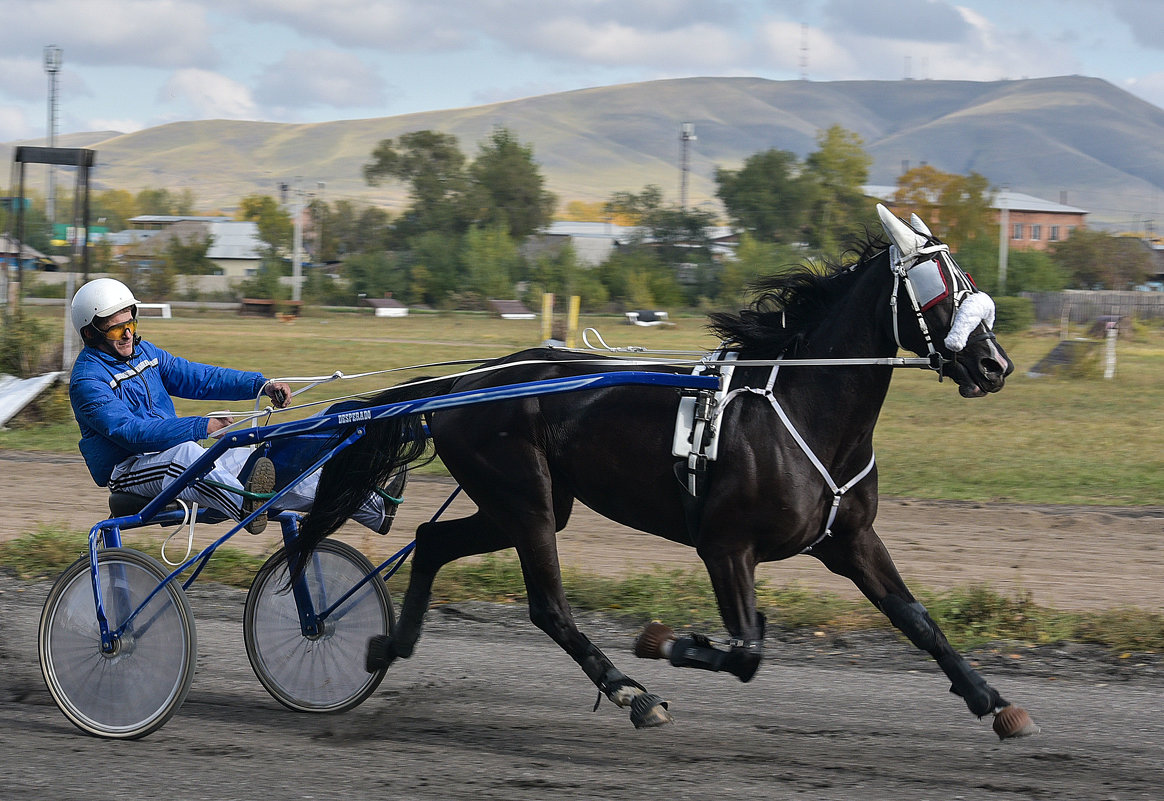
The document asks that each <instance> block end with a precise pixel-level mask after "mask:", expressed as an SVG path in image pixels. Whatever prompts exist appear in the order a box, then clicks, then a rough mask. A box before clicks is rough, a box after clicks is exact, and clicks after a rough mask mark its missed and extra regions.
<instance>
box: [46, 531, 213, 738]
mask: <svg viewBox="0 0 1164 801" xmlns="http://www.w3.org/2000/svg"><path fill="white" fill-rule="evenodd" d="M97 575H98V580H99V582H100V586H101V598H102V602H103V604H104V606H105V616H106V619H107V620H108V621H109V628H110V629H111V630H114V631H115V630H117V629H118V628H120V627H121V625H122V624H123V623H124V622H125V620H126V619H127V618H128V616H129V614H130V613H131V612H132V611H133V610H134V609H136V608H137V607H138V606H139V605H140V604H141V603H142V602H143V601H144V600H145V599H146V597H148V596H149V594H150V593H151V592H153V591H154V590H155V589H156V588H157V587H158V585H159V584H161V582H162V581H163V580H164V579H165V578H166V576H167V575H169V571H168V570H166V569H165V568H164V567H162V566H161V565H160V564H159V563H158V562H157V560H155V559H154V558H153V557H151V556H148V555H146V554H144V553H141V552H140V551H134V550H131V549H128V548H108V549H105V550H102V551H99V552H98V553H97ZM89 576H90V573H89V557H88V556H85V557H82V558H81V559H78V560H77V561H76V562H74V563H73V564H72V565H71V566H69V568H68V569H67V570H65V572H64V573H62V574H61V576H60V578H58V579H57V581H56V583H55V584H53V586H52V589H51V590H50V591H49V595H48V598H47V599H46V600H45V604H44V610H43V611H42V612H41V616H40V629H39V633H38V637H37V640H38V650H39V655H40V669H41V674H42V675H43V676H44V681H45V684H46V685H47V686H48V690H49V693H51V694H52V697H53V700H54V701H55V702H56V704H57V706H58V707H60V709H61V711H62V712H63V713H64V714H65V717H66V718H68V719H69V720H70V721H71V722H72V723H73V724H74V725H75V726H77V728H79V729H81V730H82V731H84V732H87V733H88V734H92V735H95V736H98V737H108V738H114V739H137V738H139V737H145V736H146V735H147V734H150V733H152V732H154V731H157V730H158V729H160V728H161V727H162V726H163V725H164V724H165V723H166V721H167V720H169V719H170V716H172V715H173V714H174V712H176V711H177V710H178V707H180V706H181V705H182V702H183V701H185V700H186V694H187V693H188V692H189V691H190V684H191V682H193V680H194V666H195V660H196V658H197V655H198V643H197V636H196V634H195V630H194V615H193V612H191V610H190V602H189V601H188V600H187V599H186V593H185V592H184V591H183V590H182V585H181V584H180V583H179V582H177V581H171V582H169V583H167V584H166V585H165V587H163V588H162V589H161V590H159V591H158V593H157V594H156V595H155V596H154V597H153V598H152V599H151V600H150V602H149V604H148V605H147V606H146V607H145V608H144V609H142V611H141V612H140V613H138V616H137V617H136V618H134V620H133V621H132V622H131V623H130V626H129V627H128V628H127V629H126V631H125V633H124V634H123V636H122V637H121V638H120V639H119V640H118V641H117V643H116V646H115V648H114V650H113V652H112V653H109V654H105V653H102V652H101V630H100V628H99V625H98V622H97V612H96V607H95V606H94V601H93V584H92V582H91V581H90V578H89Z"/></svg>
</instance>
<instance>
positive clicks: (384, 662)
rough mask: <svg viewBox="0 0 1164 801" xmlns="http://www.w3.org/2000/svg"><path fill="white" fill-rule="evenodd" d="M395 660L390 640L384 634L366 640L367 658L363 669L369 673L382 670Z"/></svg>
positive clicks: (394, 652)
mask: <svg viewBox="0 0 1164 801" xmlns="http://www.w3.org/2000/svg"><path fill="white" fill-rule="evenodd" d="M395 660H396V651H395V650H393V648H392V638H391V637H388V636H386V635H384V634H377V635H376V636H375V637H371V638H369V640H368V656H367V658H366V659H365V661H364V669H365V670H367V671H368V672H369V673H375V672H377V671H379V670H384V669H385V668H387V667H388V666H389V665H391V664H392V663H393V662H394V661H395Z"/></svg>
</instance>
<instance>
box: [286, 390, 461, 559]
mask: <svg viewBox="0 0 1164 801" xmlns="http://www.w3.org/2000/svg"><path fill="white" fill-rule="evenodd" d="M454 380H455V379H453V378H447V379H442V380H437V381H427V382H424V383H412V384H404V385H402V386H398V387H393V388H392V389H389V390H386V391H384V392H381V393H380V394H379V395H376V396H375V397H373V398H371V399H369V400H366V401H363V402H361V403H359V404H355V405H353V406H350V407H345V411H350V410H351V409H353V408H367V407H371V406H382V405H384V404H388V403H396V402H399V401H409V400H418V399H422V398H428V397H432V396H435V395H443V394H446V393H448V392H449V390H450V389H451V387H452V384H453V381H454ZM356 428H357V427H356V426H352V427H350V428H347V429H341V430H340V431H339V432H338V434H337V439H343V438H345V437H347V436H348V435H349V434H351V433H352V432H354V431H355V430H356ZM364 428H365V433H364V435H363V436H362V437H360V438H359V439H358V440H356V441H355V442H354V443H352V444H351V445H349V446H348V447H346V448H344V449H343V450H341V451H340V452H339V453H337V454H336V455H335V456H333V457H331V459H329V460H328V461H327V462H326V463H325V464H324V467H323V470H322V472H321V473H320V477H319V486H318V488H317V489H316V492H315V501H314V502H313V504H312V507H311V511H310V512H309V513H308V514H307V516H306V517H304V519H303V523H302V525H301V526H300V529H299V535H298V537H296V539H295V542H294V543H293V544H291V545H290V546H289V547H288V558H289V564H290V566H291V575H292V577H297V576H298V575H299V574H300V573H302V572H303V567H304V565H306V564H307V559H308V557H310V556H311V554H312V552H313V551H314V550H315V548H316V547H317V546H318V545H319V543H320V542H322V541H323V539H324V538H325V537H327V536H328V535H329V534H331V533H332V532H333V531H335V530H336V529H337V528H339V527H340V526H342V525H343V524H344V522H346V521H347V519H348V518H349V517H351V515H352V513H353V512H355V511H356V510H357V509H359V508H360V505H361V504H362V503H363V502H364V500H365V499H366V498H367V497H368V494H369V493H371V492H375V491H376V489H377V488H379V487H383V486H384V484H385V483H387V481H388V479H389V478H390V477H391V476H392V475H393V474H395V473H396V472H397V471H398V470H400V469H401V468H403V467H406V466H407V465H409V464H411V463H413V462H415V461H417V460H419V459H420V458H421V457H422V456H424V455H425V452H426V450H427V446H428V434H427V432H426V431H425V428H424V422H423V419H422V415H421V414H405V415H399V416H396V417H387V418H383V419H381V420H374V421H371V422H368V423H366V424H364Z"/></svg>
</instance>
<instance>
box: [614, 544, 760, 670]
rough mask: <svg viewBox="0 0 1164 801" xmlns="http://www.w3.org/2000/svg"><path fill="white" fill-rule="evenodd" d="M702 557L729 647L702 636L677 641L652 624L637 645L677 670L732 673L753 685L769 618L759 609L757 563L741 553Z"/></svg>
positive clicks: (703, 554)
mask: <svg viewBox="0 0 1164 801" xmlns="http://www.w3.org/2000/svg"><path fill="white" fill-rule="evenodd" d="M700 556H701V557H702V558H703V562H704V564H705V565H706V566H707V574H708V576H709V577H710V578H711V586H712V589H714V590H715V599H716V603H717V604H718V606H719V614H720V617H721V618H722V619H723V623H724V627H725V628H726V629H727V631H728V634H730V635H731V639H730V640H729V641H728V642H727V644H726V648H725V647H722V646H720V645H719V644H716V643H713V642H712V641H711V639H710V638H708V637H706V636H704V635H702V634H687V635H684V636H682V637H676V636H675V634H674V633H673V632H672V631H671V629H670V628H669V627H667V626H664V625H663V624H661V623H652V624H650V625H648V626H647V627H646V628H645V629H644V630H643V632H642V634H640V635H639V638H638V640H637V641H636V642H635V655H636V656H640V657H643V658H648V659H650V658H653V659H667V660H668V661H670V662H671V664H672V665H674V666H675V667H694V668H700V669H702V670H711V671H721V670H722V671H727V672H728V673H731V674H732V675H734V676H736V677H737V678H738V679H739V680H740V681H749V680H751V678H752V677H753V676H755V675H756V671H757V670H758V669H759V667H760V662H761V661H762V660H763V657H764V629H765V620H764V615H763V613H762V612H760V611H759V610H758V609H757V608H756V584H755V570H756V565H755V563H754V561H753V560H752V559H751V558H750V556H749V555H748V554H747V553H745V552H744V551H741V550H735V551H706V550H704V549H701V550H700Z"/></svg>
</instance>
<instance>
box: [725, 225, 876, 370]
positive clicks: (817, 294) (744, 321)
mask: <svg viewBox="0 0 1164 801" xmlns="http://www.w3.org/2000/svg"><path fill="white" fill-rule="evenodd" d="M888 247H889V244H888V243H887V242H886V241H885V240H884V239H882V238H881V237H879V236H876V235H874V234H870V233H868V232H866V234H865V236H864V237H862V238H860V239H858V240H855V241H853V242H852V243H850V244H849V246H848V247H847V248H846V249H845V251H844V252H843V253H842V254H841V255H840V257H839V258H836V259H825V260H823V261H822V262H818V263H816V264H811V265H809V264H799V265H792V266H790V267H788V268H787V269H785V270H783V271H781V272H777V273H773V274H772V275H768V276H764V277H761V278H757V279H756V280H754V281H752V282H751V283H749V284H748V292H749V294H751V295H754V299H753V300H752V302H751V303H750V304H748V306H747V307H746V308H744V309H741V310H740V311H738V312H714V313H712V314H710V315H708V319H709V323H708V325H707V328H708V330H709V331H711V332H712V333H713V334H715V335H716V336H718V337H719V339H720V341H722V342H723V343H724V344H725V345H726V346H727V347H729V348H733V349H740V350H747V351H748V352H749V353H751V354H753V355H754V356H758V357H760V358H774V357H776V356H780V355H787V356H795V355H796V354H797V352H798V351H799V349H800V347H801V345H802V344H803V343H804V342H805V341H806V338H807V336H808V334H809V333H810V332H811V331H812V330H813V329H814V328H815V327H816V325H817V324H818V323H820V322H821V320H823V319H824V318H825V316H826V315H827V314H828V313H829V310H830V309H831V308H832V306H833V304H834V302H835V301H836V299H837V298H838V297H840V296H841V295H843V294H845V293H846V292H847V291H848V290H849V289H850V287H851V286H852V282H853V281H854V280H856V276H857V275H859V274H860V273H861V272H862V268H864V267H865V266H866V265H867V264H868V263H869V262H870V261H871V260H872V259H873V257H874V256H876V255H877V254H878V253H879V252H881V251H884V250H885V249H886V248H888Z"/></svg>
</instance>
